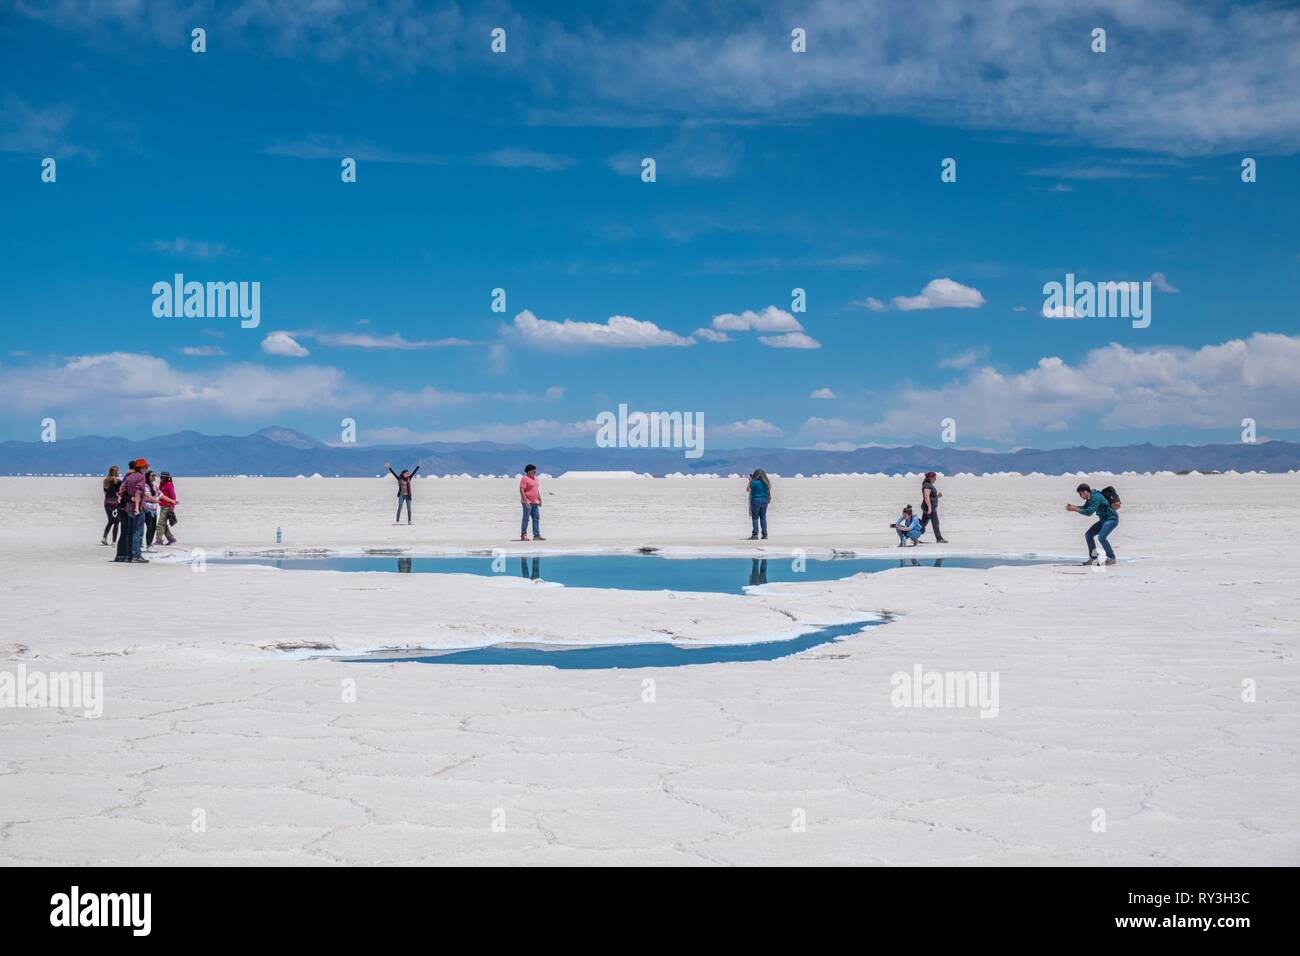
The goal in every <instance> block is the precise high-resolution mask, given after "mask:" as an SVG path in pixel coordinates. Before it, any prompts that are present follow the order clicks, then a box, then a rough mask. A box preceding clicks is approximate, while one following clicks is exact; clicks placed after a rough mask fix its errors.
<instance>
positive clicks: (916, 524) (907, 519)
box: [890, 505, 922, 548]
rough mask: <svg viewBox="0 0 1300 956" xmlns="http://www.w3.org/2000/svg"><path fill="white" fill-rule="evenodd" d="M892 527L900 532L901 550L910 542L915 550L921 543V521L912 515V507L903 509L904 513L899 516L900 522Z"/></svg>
mask: <svg viewBox="0 0 1300 956" xmlns="http://www.w3.org/2000/svg"><path fill="white" fill-rule="evenodd" d="M890 527H891V528H893V529H894V530H895V531H897V532H898V546H899V547H900V548H901V547H903V546H904V545H906V544H908V543H909V542H910V543H911V546H912V547H913V548H915V547H916V546H917V545H918V544H920V543H921V530H922V528H921V519H920V518H918V517H917V516H916V515H914V514H912V506H911V505H908V506H906V507H905V508H904V509H903V513H902V514H901V515H899V517H898V520H897V521H895V522H894V523H893V524H891V525H890Z"/></svg>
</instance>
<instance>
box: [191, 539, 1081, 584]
mask: <svg viewBox="0 0 1300 956" xmlns="http://www.w3.org/2000/svg"><path fill="white" fill-rule="evenodd" d="M909 550H910V549H909ZM209 563H211V564H256V565H264V566H267V567H273V568H280V569H281V570H285V571H348V572H388V573H395V574H477V575H482V576H484V577H502V576H513V577H521V578H524V579H526V580H530V581H548V582H552V583H555V584H563V585H565V586H566V587H574V588H618V589H621V590H630V591H696V592H714V593H722V594H741V593H743V592H744V590H745V588H747V587H752V586H754V585H761V584H776V583H783V582H789V583H799V582H803V581H835V580H839V579H840V578H847V577H850V576H852V575H854V574H861V573H863V572H867V573H873V572H879V571H887V570H891V569H893V568H975V569H987V568H995V567H1005V566H1019V565H1030V564H1053V563H1057V562H1053V561H1047V560H1044V559H1041V558H1002V557H993V558H971V557H954V558H920V557H916V556H915V555H913V554H908V555H907V556H906V557H900V558H857V557H845V558H807V559H795V558H791V557H779V558H777V557H769V558H749V557H699V558H695V557H692V558H664V557H659V556H657V555H628V554H598V555H585V554H557V555H537V556H518V555H498V556H495V557H493V556H490V555H483V556H481V557H477V556H472V555H454V556H445V557H444V556H436V557H405V556H401V555H383V556H380V555H364V556H358V557H323V558H275V557H247V558H216V559H211V558H210V559H209Z"/></svg>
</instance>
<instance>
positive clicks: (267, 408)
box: [0, 352, 374, 423]
mask: <svg viewBox="0 0 1300 956" xmlns="http://www.w3.org/2000/svg"><path fill="white" fill-rule="evenodd" d="M373 399H374V396H373V395H372V393H371V392H370V391H369V390H368V389H366V388H365V387H363V386H359V385H357V384H355V383H353V382H351V381H350V380H349V379H348V378H347V376H346V375H344V374H343V373H342V372H341V371H339V370H338V369H334V368H328V367H322V366H317V365H298V366H293V367H288V368H286V367H275V368H269V367H267V366H264V365H256V364H251V363H236V364H229V365H222V366H218V367H213V368H205V369H200V370H198V371H181V370H179V369H177V368H174V367H173V366H171V365H170V364H169V363H168V362H167V361H166V360H165V359H161V358H157V357H155V356H152V355H141V354H138V353H132V352H110V353H105V354H99V355H84V356H77V357H75V358H69V359H66V360H62V361H60V362H56V363H49V364H39V365H31V366H24V367H20V368H0V402H3V403H4V404H5V405H8V406H12V407H16V408H21V409H26V410H29V411H40V410H47V411H50V412H53V413H67V414H68V415H69V417H70V418H78V419H80V420H83V421H85V420H87V419H88V418H89V417H90V416H92V415H93V417H94V420H95V421H97V422H100V421H104V420H111V421H117V422H122V423H126V422H158V421H166V422H169V423H174V422H182V421H189V422H194V421H201V420H211V419H219V418H223V417H227V416H228V417H233V418H238V419H252V420H255V421H265V420H267V419H269V418H270V416H273V415H276V414H279V413H281V412H288V411H310V410H314V409H319V408H329V409H337V408H358V407H361V406H363V405H368V404H369V403H370V402H371V401H373Z"/></svg>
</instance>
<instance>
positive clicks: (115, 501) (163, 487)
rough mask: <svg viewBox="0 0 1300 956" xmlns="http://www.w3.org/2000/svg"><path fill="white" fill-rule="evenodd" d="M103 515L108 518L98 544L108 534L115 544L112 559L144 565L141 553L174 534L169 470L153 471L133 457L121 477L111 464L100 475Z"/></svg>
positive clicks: (173, 493) (168, 541)
mask: <svg viewBox="0 0 1300 956" xmlns="http://www.w3.org/2000/svg"><path fill="white" fill-rule="evenodd" d="M104 514H105V516H106V517H107V519H108V522H107V524H105V525H104V534H103V535H102V536H101V538H100V540H99V543H100V544H102V545H105V546H107V545H108V544H109V543H110V542H109V536H110V535H111V536H112V543H114V544H116V545H117V555H116V557H114V558H113V560H114V561H119V562H123V563H139V564H148V563H149V559H148V558H146V557H145V556H144V553H145V552H147V551H152V550H153V549H154V546H155V545H159V546H161V545H173V544H175V543H176V536H175V535H174V534H172V525H174V524H176V520H177V519H176V486H175V484H174V483H173V482H172V476H171V473H170V472H166V471H164V472H162V473H161V474H157V473H155V472H154V471H152V470H151V469H150V468H149V462H147V461H146V460H145V459H143V458H137V459H135V460H133V461H131V462H128V463H127V473H126V475H125V477H123V475H122V474H121V471H120V470H119V468H118V467H117V465H114V466H113V467H112V468H110V469H108V474H107V475H105V476H104Z"/></svg>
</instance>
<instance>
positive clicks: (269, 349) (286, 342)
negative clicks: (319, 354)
mask: <svg viewBox="0 0 1300 956" xmlns="http://www.w3.org/2000/svg"><path fill="white" fill-rule="evenodd" d="M262 351H263V352H265V353H266V354H267V355H283V356H286V357H288V358H305V357H306V356H308V355H310V354H311V353H310V352H309V351H307V349H305V348H303V347H302V346H301V345H299V344H298V342H297V341H296V340H295V339H294V337H293V336H292V335H290V334H289V333H288V332H272V333H271V334H270V335H268V336H267V337H266V338H264V339H262Z"/></svg>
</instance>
